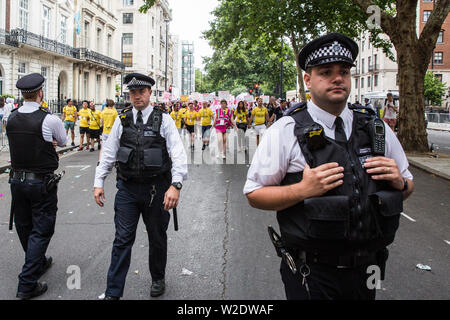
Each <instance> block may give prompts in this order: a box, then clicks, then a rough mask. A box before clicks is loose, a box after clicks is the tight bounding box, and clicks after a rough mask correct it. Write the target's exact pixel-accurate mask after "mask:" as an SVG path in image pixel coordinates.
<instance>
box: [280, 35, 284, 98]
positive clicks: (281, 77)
mask: <svg viewBox="0 0 450 320" xmlns="http://www.w3.org/2000/svg"><path fill="white" fill-rule="evenodd" d="M283 45H284V42H283V37H281V66H280V98H281V99H283V60H284V55H283Z"/></svg>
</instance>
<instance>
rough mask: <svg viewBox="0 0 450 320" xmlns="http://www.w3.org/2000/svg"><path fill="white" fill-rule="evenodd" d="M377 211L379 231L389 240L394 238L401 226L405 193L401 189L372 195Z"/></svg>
mask: <svg viewBox="0 0 450 320" xmlns="http://www.w3.org/2000/svg"><path fill="white" fill-rule="evenodd" d="M370 199H371V201H372V204H373V205H374V207H375V209H376V212H377V213H378V214H377V215H376V220H377V227H378V232H380V233H381V235H382V236H383V238H386V240H387V242H389V243H391V242H392V241H393V240H394V236H395V232H396V231H397V229H398V227H399V222H400V221H399V220H400V213H401V212H403V195H402V192H401V191H379V192H376V193H374V194H372V195H370Z"/></svg>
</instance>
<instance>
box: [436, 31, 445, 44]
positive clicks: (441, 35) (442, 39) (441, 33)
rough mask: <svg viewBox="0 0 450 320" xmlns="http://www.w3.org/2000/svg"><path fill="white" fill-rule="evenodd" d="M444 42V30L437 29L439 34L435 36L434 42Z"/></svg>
mask: <svg viewBox="0 0 450 320" xmlns="http://www.w3.org/2000/svg"><path fill="white" fill-rule="evenodd" d="M443 42H444V31H439V36H438V38H437V41H436V43H443Z"/></svg>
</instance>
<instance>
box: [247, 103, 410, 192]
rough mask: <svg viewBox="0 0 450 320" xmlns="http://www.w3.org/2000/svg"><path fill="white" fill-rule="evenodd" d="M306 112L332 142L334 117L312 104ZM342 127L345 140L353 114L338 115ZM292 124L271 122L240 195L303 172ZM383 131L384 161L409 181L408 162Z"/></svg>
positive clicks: (290, 120) (389, 134) (397, 144)
mask: <svg viewBox="0 0 450 320" xmlns="http://www.w3.org/2000/svg"><path fill="white" fill-rule="evenodd" d="M307 112H309V114H310V115H311V117H312V119H313V120H314V121H315V122H317V123H318V124H320V125H322V127H323V128H324V131H325V135H326V136H327V137H329V138H331V139H334V130H335V125H334V121H335V119H336V117H335V116H334V115H332V114H330V113H328V112H326V111H325V110H322V109H320V108H319V107H317V106H316V105H315V104H314V103H313V102H312V101H309V102H308V109H307ZM340 117H341V118H342V120H343V123H344V131H345V134H346V136H347V139H348V138H349V137H350V136H351V134H352V129H353V127H352V124H353V111H351V110H350V109H348V107H347V106H346V107H345V109H344V110H343V111H342V113H341V114H340ZM294 127H295V120H294V119H293V118H292V117H283V118H281V119H280V120H278V121H277V122H275V123H274V124H273V125H272V126H271V127H270V128H269V129H268V130H266V133H265V135H264V136H263V139H262V141H261V143H260V144H259V146H258V149H257V150H256V152H255V155H254V156H253V159H252V164H251V166H250V168H249V170H248V174H247V181H246V183H245V186H244V194H248V193H250V192H253V191H255V190H257V189H260V188H262V187H265V186H279V185H280V183H281V181H282V180H283V179H284V177H285V175H286V173H294V172H300V171H303V170H304V168H305V164H306V160H305V158H304V156H303V154H302V151H301V149H300V146H299V144H298V140H297V137H296V136H295V135H294ZM385 128H386V155H385V156H386V157H387V158H391V159H394V160H395V162H396V163H397V166H398V168H399V170H400V172H401V174H402V176H403V177H404V178H408V179H411V180H412V179H413V176H412V174H411V172H409V170H408V167H409V163H408V159H407V158H406V155H405V152H404V151H403V148H402V146H401V144H400V142H399V141H398V139H397V137H396V136H395V134H394V132H393V131H392V130H391V128H389V126H385Z"/></svg>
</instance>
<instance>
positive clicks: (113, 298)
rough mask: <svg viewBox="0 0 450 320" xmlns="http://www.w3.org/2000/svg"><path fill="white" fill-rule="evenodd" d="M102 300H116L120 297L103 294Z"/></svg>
mask: <svg viewBox="0 0 450 320" xmlns="http://www.w3.org/2000/svg"><path fill="white" fill-rule="evenodd" d="M103 300H113V301H116V300H120V297H113V296H105V297H104V298H103Z"/></svg>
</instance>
